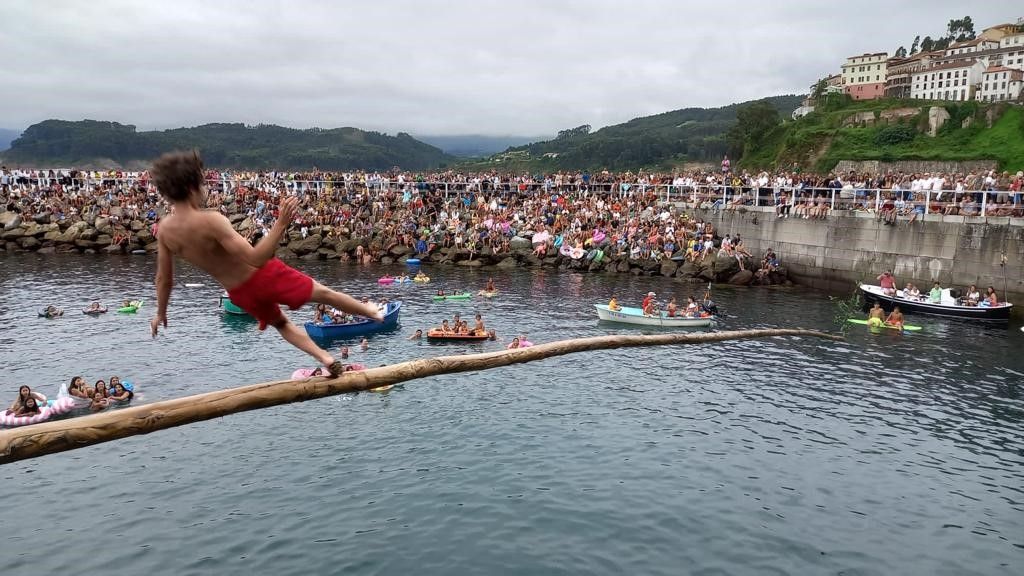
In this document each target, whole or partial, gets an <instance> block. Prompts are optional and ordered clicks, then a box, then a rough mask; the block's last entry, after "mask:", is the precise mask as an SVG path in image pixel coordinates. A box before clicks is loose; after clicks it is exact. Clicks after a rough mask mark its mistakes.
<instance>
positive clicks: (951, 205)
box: [0, 177, 1024, 217]
mask: <svg viewBox="0 0 1024 576" xmlns="http://www.w3.org/2000/svg"><path fill="white" fill-rule="evenodd" d="M67 179H68V178H67V177H63V178H61V177H58V178H48V177H38V178H31V180H36V182H35V183H34V184H33V183H30V184H25V183H11V182H10V181H9V182H8V185H7V186H6V189H3V190H0V195H10V193H11V192H12V191H19V192H22V193H26V192H28V193H34V194H37V195H38V194H43V195H46V194H48V191H46V190H40V189H39V187H44V188H45V187H49V186H51V185H52V184H53V182H54V181H57V182H59V181H62V180H63V181H67ZM71 180H72V182H73V184H74V185H75V186H77V187H78V190H77V192H81V191H82V189H86V190H87V192H88V193H94V194H101V193H102V191H103V187H104V186H105V185H106V184H105V183H113V184H114V185H115V187H116V186H118V185H120V186H122V187H123V186H124V185H128V186H135V185H136V184H138V183H140V182H141V181H142V179H141V178H137V177H123V178H102V177H100V178H73V179H71ZM206 182H207V186H208V187H210V188H213V189H215V190H216V191H219V192H224V193H230V192H236V191H237V190H238V189H239V188H241V187H245V188H247V189H251V190H253V191H256V192H265V193H268V194H269V195H270V196H273V197H276V196H278V195H280V194H281V193H286V194H287V193H293V194H298V195H305V194H312V195H316V196H317V197H319V195H320V194H321V193H332V194H335V195H337V194H338V193H343V194H351V193H356V194H360V193H363V192H367V193H385V192H390V193H394V194H395V195H405V194H406V193H408V194H409V195H410V196H411V195H413V194H417V193H420V192H423V191H425V190H429V191H433V192H435V193H443V194H444V195H445V197H446V198H448V199H450V197H451V195H453V194H457V195H461V194H464V193H477V192H484V193H500V194H513V193H514V194H524V195H532V194H537V193H558V194H568V195H575V196H590V195H610V196H613V197H617V198H627V197H635V196H640V197H645V196H646V197H648V198H652V199H653V198H657V199H658V200H660V201H664V202H678V203H683V204H691V205H693V206H695V207H697V206H704V205H707V206H705V207H708V208H712V209H716V210H718V209H721V210H729V209H737V208H740V207H742V206H755V207H761V206H776V207H777V210H780V211H785V210H790V211H791V210H793V209H794V208H796V207H797V206H800V205H805V206H806V205H808V202H810V205H814V206H817V207H819V208H820V207H824V206H827V207H828V210H829V211H834V210H864V211H870V212H876V213H878V212H888V210H890V209H892V210H896V211H900V210H903V211H904V212H905V213H907V214H913V213H917V214H920V215H924V214H943V215H953V214H955V215H964V216H978V217H988V216H992V215H1011V216H1017V217H1024V192H1022V191H1019V190H913V191H911V190H900V189H897V190H892V189H876V188H853V189H851V188H799V187H794V188H789V187H776V186H768V187H751V186H731V185H725V184H704V183H700V184H662V183H658V184H651V183H644V182H622V181H619V182H590V183H583V182H573V183H565V182H563V183H562V184H561V185H560V186H558V185H555V183H554V182H531V181H516V180H505V181H501V180H481V181H480V182H471V181H440V180H423V181H405V182H398V181H393V180H380V181H362V180H358V181H345V180H330V179H327V180H283V179H268V178H244V177H229V178H223V177H217V178H208V179H207V181H206ZM92 186H98V187H100V188H98V189H89V188H90V187H92ZM105 191H106V192H107V193H108V194H112V193H117V192H119V191H118V190H109V189H107V190H105ZM147 192H150V193H155V188H153V186H152V182H151V181H147ZM787 207H788V208H787ZM993 212H995V214H993Z"/></svg>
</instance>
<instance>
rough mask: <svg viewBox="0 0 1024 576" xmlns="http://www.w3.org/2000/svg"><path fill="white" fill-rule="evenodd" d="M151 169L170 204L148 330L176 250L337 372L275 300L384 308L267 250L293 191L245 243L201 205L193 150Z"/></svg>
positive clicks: (164, 296) (338, 366) (365, 311)
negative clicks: (263, 229)
mask: <svg viewBox="0 0 1024 576" xmlns="http://www.w3.org/2000/svg"><path fill="white" fill-rule="evenodd" d="M150 175H151V177H152V182H153V183H154V184H155V185H156V188H157V190H158V191H159V193H160V195H161V196H162V197H163V198H164V200H166V201H168V202H169V203H170V204H171V206H172V207H173V212H172V213H171V215H170V216H167V217H165V218H164V219H163V220H162V221H161V224H160V235H159V236H157V242H158V243H159V246H158V248H159V249H158V250H157V255H158V258H157V274H156V286H157V312H156V315H155V316H154V317H153V319H152V320H151V321H150V331H151V333H152V335H153V337H156V336H157V331H158V330H159V327H160V325H161V324H162V325H163V326H164V327H165V328H166V327H167V303H168V300H169V299H170V296H171V289H172V288H173V287H174V277H173V275H174V257H175V256H178V257H181V258H183V259H185V260H187V261H189V262H190V263H192V264H193V265H195V266H197V267H199V268H201V269H203V270H205V271H206V272H207V273H208V274H210V275H211V276H213V277H214V278H215V279H216V280H217V281H218V282H219V283H220V284H221V285H222V286H223V287H224V288H225V289H226V290H228V295H229V297H230V298H231V301H232V302H234V303H235V305H237V306H238V307H240V308H242V309H243V310H245V311H246V312H248V313H249V314H250V315H252V316H253V317H254V318H256V319H257V320H258V321H259V327H260V328H261V329H265V328H266V327H267V326H273V327H274V328H275V329H276V330H277V331H278V333H279V334H280V335H281V337H282V338H284V339H285V340H286V341H287V342H289V343H290V344H292V345H293V346H295V347H296V348H298V349H299V350H302V351H303V352H305V353H306V354H308V355H310V356H312V357H313V358H315V359H316V360H317V361H318V362H320V363H321V364H322V365H323V366H325V367H326V368H328V370H329V371H330V373H331V375H332V376H338V375H340V374H341V373H342V372H344V369H345V365H344V364H343V363H341V362H340V361H338V360H335V358H334V357H333V356H332V355H331V354H330V353H328V352H327V351H326V350H324V349H322V348H320V347H319V346H318V345H317V344H316V343H315V342H313V339H312V338H311V337H310V336H309V334H307V333H306V332H305V331H303V330H300V329H298V328H297V327H296V326H295V325H294V324H293V323H292V322H291V321H290V320H289V319H288V317H287V316H285V315H284V313H282V312H281V304H285V305H287V306H288V307H289V308H291V309H293V310H297V309H298V308H300V307H302V306H303V305H305V304H307V303H309V302H316V303H325V304H331V305H332V306H334V307H336V308H340V309H342V310H344V311H346V312H349V313H351V314H359V315H362V316H366V317H367V318H372V319H373V320H376V321H378V322H382V321H383V320H384V316H383V315H382V314H381V313H380V312H379V311H378V310H376V309H375V308H374V307H372V306H366V305H364V304H360V303H359V302H358V301H357V300H355V299H354V298H352V297H351V296H349V295H347V294H344V293H341V292H337V291H334V290H331V289H330V288H327V287H325V286H324V285H323V284H320V283H319V282H316V281H314V280H313V279H312V278H310V277H309V276H307V275H305V274H303V273H301V272H299V271H297V270H295V269H293V268H291V267H289V266H287V265H286V264H284V263H283V262H281V261H280V260H279V259H277V258H275V257H274V253H275V251H276V250H277V247H278V245H279V244H280V242H281V239H282V238H283V237H284V235H285V234H286V233H287V232H288V226H289V225H290V224H291V222H292V220H293V219H294V218H295V215H296V213H297V211H298V199H297V198H296V197H295V196H286V197H283V198H282V199H281V200H280V204H279V214H278V217H277V221H276V222H275V223H274V227H273V229H272V230H271V231H270V233H269V234H268V235H267V236H265V237H264V238H263V239H262V240H260V242H259V243H258V244H257V245H256V246H252V245H251V244H249V243H248V242H247V241H246V240H245V238H244V237H243V236H242V235H241V234H239V233H238V232H237V231H235V229H234V228H232V227H231V222H230V221H228V219H227V218H226V217H225V216H224V215H223V214H221V213H219V212H216V211H208V210H203V206H204V205H205V204H206V190H205V186H204V184H203V181H204V174H203V163H202V160H200V158H199V153H198V152H196V151H192V152H173V153H169V154H164V155H163V156H161V157H160V158H159V159H158V160H157V161H156V162H154V163H153V168H152V170H151V171H150Z"/></svg>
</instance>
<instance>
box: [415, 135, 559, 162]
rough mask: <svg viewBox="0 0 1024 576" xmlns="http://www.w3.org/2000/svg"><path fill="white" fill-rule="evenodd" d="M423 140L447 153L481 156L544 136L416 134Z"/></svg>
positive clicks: (461, 155) (471, 156) (468, 156)
mask: <svg viewBox="0 0 1024 576" xmlns="http://www.w3.org/2000/svg"><path fill="white" fill-rule="evenodd" d="M416 138H417V139H419V140H420V141H422V142H426V143H427V144H431V145H433V146H437V147H438V148H440V149H441V150H443V151H444V153H445V154H451V155H452V156H458V157H459V158H480V157H484V156H490V155H492V154H497V153H498V152H503V151H505V150H507V149H509V148H511V147H513V146H522V145H524V144H529V143H530V142H536V141H538V140H540V139H542V138H544V136H533V137H528V136H483V135H480V134H466V135H461V136H416Z"/></svg>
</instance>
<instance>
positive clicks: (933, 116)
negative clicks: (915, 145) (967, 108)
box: [928, 106, 949, 136]
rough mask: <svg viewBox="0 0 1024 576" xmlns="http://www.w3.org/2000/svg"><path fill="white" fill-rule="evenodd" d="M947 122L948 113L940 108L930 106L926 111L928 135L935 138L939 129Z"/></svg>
mask: <svg viewBox="0 0 1024 576" xmlns="http://www.w3.org/2000/svg"><path fill="white" fill-rule="evenodd" d="M948 120H949V112H947V111H946V109H945V108H943V107H942V106H932V107H931V108H929V109H928V135H929V136H936V135H938V133H939V129H940V128H942V126H943V125H945V124H946V121H948Z"/></svg>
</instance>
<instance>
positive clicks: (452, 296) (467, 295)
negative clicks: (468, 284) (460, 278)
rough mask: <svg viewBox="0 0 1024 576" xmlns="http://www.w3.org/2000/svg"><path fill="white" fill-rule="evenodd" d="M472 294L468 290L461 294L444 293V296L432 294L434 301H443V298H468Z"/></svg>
mask: <svg viewBox="0 0 1024 576" xmlns="http://www.w3.org/2000/svg"><path fill="white" fill-rule="evenodd" d="M472 297H473V295H472V294H470V293H469V292H464V293H462V294H445V295H444V296H437V295H435V296H434V302H444V301H445V300H469V299H470V298H472Z"/></svg>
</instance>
